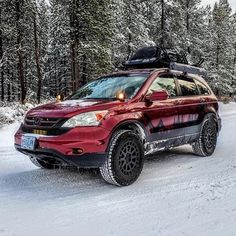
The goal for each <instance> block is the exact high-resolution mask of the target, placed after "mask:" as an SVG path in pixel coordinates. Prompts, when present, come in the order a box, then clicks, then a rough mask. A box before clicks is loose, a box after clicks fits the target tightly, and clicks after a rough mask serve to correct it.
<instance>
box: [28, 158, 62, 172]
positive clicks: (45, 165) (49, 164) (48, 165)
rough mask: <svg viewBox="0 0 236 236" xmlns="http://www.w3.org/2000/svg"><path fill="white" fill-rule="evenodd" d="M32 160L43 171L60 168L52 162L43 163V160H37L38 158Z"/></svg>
mask: <svg viewBox="0 0 236 236" xmlns="http://www.w3.org/2000/svg"><path fill="white" fill-rule="evenodd" d="M30 160H31V162H32V163H33V164H34V165H35V166H37V167H39V168H42V169H48V170H52V169H57V168H58V165H56V164H55V163H52V162H50V161H42V160H39V159H37V158H36V157H30Z"/></svg>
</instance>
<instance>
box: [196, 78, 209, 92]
mask: <svg viewBox="0 0 236 236" xmlns="http://www.w3.org/2000/svg"><path fill="white" fill-rule="evenodd" d="M196 84H197V86H198V89H199V92H200V94H201V95H209V94H210V91H209V89H208V88H207V87H206V86H205V85H204V84H203V83H201V82H199V81H198V80H196Z"/></svg>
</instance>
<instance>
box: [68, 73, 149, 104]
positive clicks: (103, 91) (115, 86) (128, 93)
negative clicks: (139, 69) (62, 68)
mask: <svg viewBox="0 0 236 236" xmlns="http://www.w3.org/2000/svg"><path fill="white" fill-rule="evenodd" d="M147 77H148V75H147V74H139V75H137V74H136V75H133V74H130V75H129V74H127V75H121V76H117V75H116V76H110V77H103V78H101V79H99V80H95V81H93V82H91V83H89V84H87V85H85V86H84V87H82V88H81V89H79V90H78V91H77V92H75V93H74V94H73V95H71V96H70V97H69V98H68V99H69V100H77V99H116V97H117V94H119V93H120V92H122V93H124V95H125V98H126V99H131V98H133V97H134V96H135V95H136V94H137V92H138V91H139V89H140V88H141V86H142V85H143V83H144V82H145V81H146V79H147Z"/></svg>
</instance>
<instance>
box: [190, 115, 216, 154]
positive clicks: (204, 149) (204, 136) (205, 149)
mask: <svg viewBox="0 0 236 236" xmlns="http://www.w3.org/2000/svg"><path fill="white" fill-rule="evenodd" d="M216 144H217V124H216V122H215V120H214V119H213V117H208V118H206V119H205V120H204V122H203V125H202V129H201V134H200V137H199V138H198V140H197V141H196V142H195V143H193V145H192V147H193V151H194V153H195V154H196V155H198V156H203V157H205V156H211V155H212V154H213V153H214V151H215V148H216Z"/></svg>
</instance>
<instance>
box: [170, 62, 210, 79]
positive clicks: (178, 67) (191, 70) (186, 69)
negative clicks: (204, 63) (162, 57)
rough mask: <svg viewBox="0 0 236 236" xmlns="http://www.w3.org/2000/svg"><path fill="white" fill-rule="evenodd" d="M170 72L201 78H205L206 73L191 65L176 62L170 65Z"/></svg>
mask: <svg viewBox="0 0 236 236" xmlns="http://www.w3.org/2000/svg"><path fill="white" fill-rule="evenodd" d="M169 68H170V70H175V71H180V72H183V73H186V74H194V75H199V76H202V77H207V71H206V70H205V69H203V68H199V67H196V66H191V65H184V64H180V63H176V62H171V63H170V67H169Z"/></svg>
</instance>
